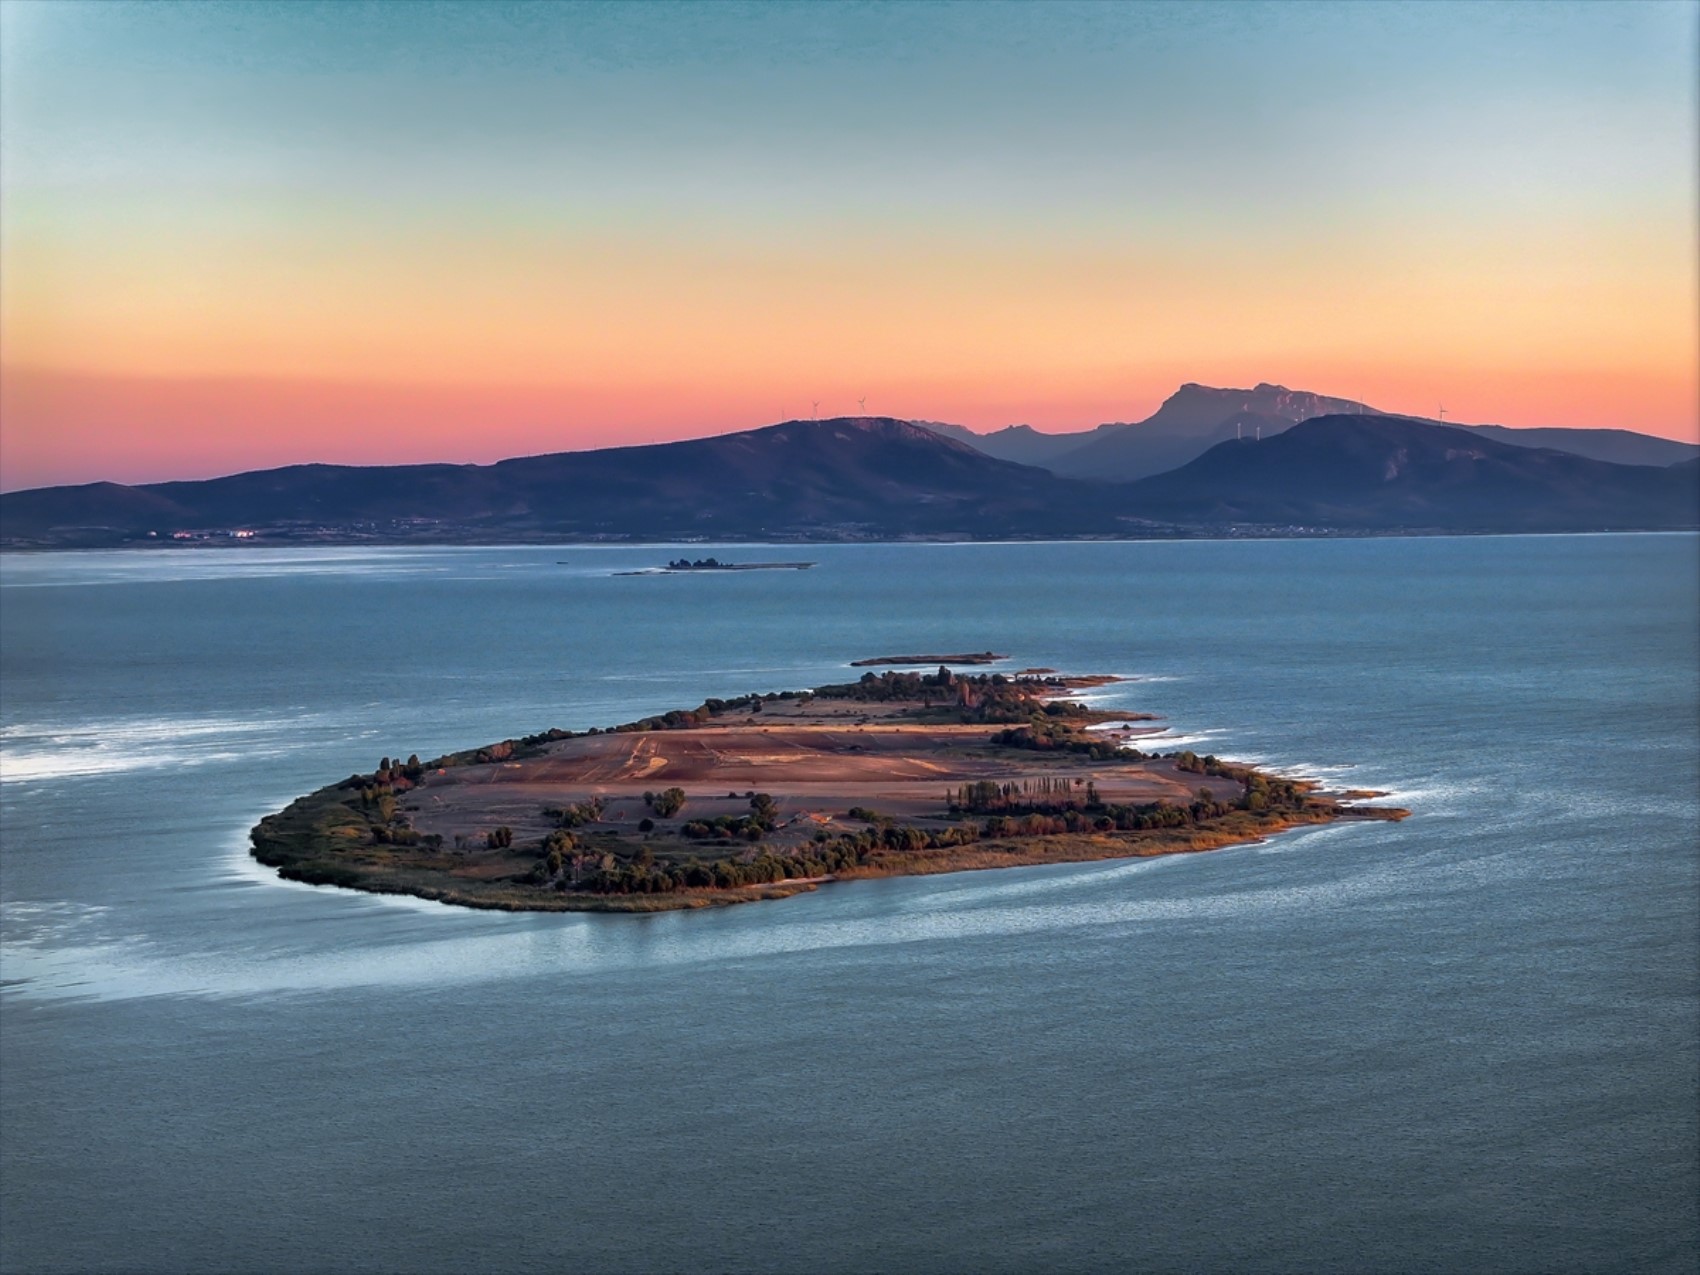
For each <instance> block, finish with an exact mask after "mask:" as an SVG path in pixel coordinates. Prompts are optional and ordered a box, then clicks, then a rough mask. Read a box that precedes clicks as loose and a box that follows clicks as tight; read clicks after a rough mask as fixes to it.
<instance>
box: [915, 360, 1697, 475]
mask: <svg viewBox="0 0 1700 1275" xmlns="http://www.w3.org/2000/svg"><path fill="white" fill-rule="evenodd" d="M1387 414H1388V413H1384V412H1381V411H1378V410H1375V409H1365V408H1364V407H1363V406H1362V405H1361V404H1358V403H1354V402H1352V401H1350V400H1347V399H1340V398H1330V397H1328V396H1326V395H1322V394H1313V393H1311V392H1310V391H1308V390H1289V389H1287V388H1286V387H1285V386H1282V385H1270V384H1267V383H1264V384H1260V385H1257V386H1254V387H1253V388H1252V389H1249V390H1240V389H1217V388H1213V387H1211V386H1207V385H1198V384H1194V383H1189V384H1186V385H1183V386H1181V388H1180V389H1179V390H1177V391H1176V392H1175V393H1174V394H1172V395H1170V396H1169V397H1168V399H1166V400H1165V401H1164V402H1163V404H1162V406H1160V407H1159V408H1158V409H1157V410H1156V411H1155V412H1153V413H1152V414H1151V415H1150V416H1148V417H1146V418H1145V419H1144V420H1142V421H1138V422H1135V423H1132V424H1125V423H1112V424H1108V425H1099V426H1098V427H1097V428H1096V429H1090V430H1081V431H1078V432H1076V433H1065V434H1041V433H1039V432H1038V431H1037V430H1034V429H1032V428H1030V427H1029V426H1026V425H1011V426H1009V427H1007V428H1005V429H1000V430H996V431H994V432H992V433H990V434H976V433H974V432H973V431H972V430H969V429H966V428H964V427H963V426H961V425H939V424H934V423H932V422H917V423H918V424H924V425H926V427H927V428H929V429H933V430H937V431H939V432H941V433H944V434H946V435H947V436H948V437H950V438H954V439H956V440H957V441H958V442H962V443H967V444H968V445H969V446H970V447H974V448H977V449H979V450H980V451H983V452H985V453H986V454H987V455H988V456H997V457H1000V458H1002V459H1004V460H1013V461H1016V462H1017V463H1019V464H1023V465H1037V466H1039V467H1040V468H1042V469H1049V470H1051V472H1053V473H1056V474H1060V475H1063V476H1064V477H1070V478H1081V479H1086V480H1088V481H1092V482H1133V481H1136V480H1138V479H1141V478H1148V477H1150V476H1152V475H1154V474H1161V473H1167V472H1168V471H1169V470H1172V469H1178V468H1180V466H1182V465H1184V464H1186V463H1187V462H1188V461H1190V460H1193V459H1194V458H1196V457H1198V456H1202V455H1203V454H1204V453H1205V452H1206V451H1208V450H1209V449H1210V448H1212V447H1214V446H1215V445H1216V444H1217V443H1221V442H1225V441H1227V440H1228V439H1230V438H1235V437H1242V436H1243V437H1245V438H1255V437H1256V436H1257V435H1258V433H1259V432H1261V433H1262V436H1263V437H1264V438H1272V437H1274V436H1275V435H1276V434H1279V433H1281V432H1283V431H1284V430H1287V429H1290V428H1292V426H1294V425H1296V424H1298V423H1299V422H1300V421H1302V420H1308V419H1310V418H1311V417H1313V416H1328V415H1369V416H1382V415H1387ZM1403 419H1406V420H1415V421H1421V422H1423V423H1425V424H1429V425H1448V424H1449V425H1450V427H1451V428H1455V429H1468V430H1473V431H1475V432H1476V433H1479V434H1481V435H1483V436H1485V437H1488V438H1491V439H1493V440H1494V441H1495V442H1499V443H1507V444H1510V445H1511V446H1513V447H1535V448H1550V449H1552V450H1554V451H1562V452H1569V453H1571V454H1572V455H1575V456H1584V457H1587V458H1588V459H1590V460H1601V461H1608V462H1610V463H1612V464H1614V465H1672V464H1675V463H1676V462H1678V461H1681V460H1687V459H1689V458H1690V457H1693V456H1700V445H1696V444H1694V443H1683V442H1677V441H1675V440H1673V439H1668V438H1658V437H1654V436H1652V435H1649V434H1636V433H1633V432H1631V431H1629V430H1625V429H1551V428H1548V429H1511V428H1508V427H1506V426H1504V425H1466V424H1463V423H1462V422H1458V421H1453V422H1450V423H1449V422H1446V421H1438V420H1432V419H1430V418H1427V417H1421V416H1409V417H1405V418H1403Z"/></svg>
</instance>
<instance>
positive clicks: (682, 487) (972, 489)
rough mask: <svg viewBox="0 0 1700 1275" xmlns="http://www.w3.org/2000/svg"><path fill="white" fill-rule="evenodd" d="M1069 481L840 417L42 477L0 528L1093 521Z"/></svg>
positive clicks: (655, 533) (491, 533) (907, 428)
mask: <svg viewBox="0 0 1700 1275" xmlns="http://www.w3.org/2000/svg"><path fill="white" fill-rule="evenodd" d="M1075 486H1077V484H1069V483H1066V482H1064V480H1061V479H1058V478H1056V477H1054V476H1053V475H1050V474H1047V473H1045V472H1043V471H1039V470H1034V469H1029V468H1026V467H1024V466H1019V465H1014V464H1011V463H1009V462H1006V461H1001V460H997V459H994V458H993V457H990V456H986V455H984V454H982V453H980V452H978V451H976V450H975V449H973V448H971V447H968V446H966V445H964V444H961V443H957V442H954V441H952V440H950V439H946V438H942V437H940V436H939V435H937V434H935V433H933V432H931V431H929V430H926V429H922V428H920V427H918V426H914V425H910V424H908V423H907V422H904V421H897V420H892V419H889V418H884V417H876V418H843V419H837V420H828V421H818V422H817V421H789V422H786V423H784V424H780V425H773V426H769V427H766V428H764V429H756V430H748V431H745V432H742V433H737V434H726V435H721V436H718V437H713V438H702V439H692V440H689V441H686V442H678V443H664V444H657V445H653V446H647V447H619V448H609V449H606V450H601V451H589V452H563V453H557V454H553V455H544V456H531V457H524V458H519V459H514V460H505V461H500V462H498V463H496V464H493V465H398V466H345V465H297V466H290V467H288V468H284V469H273V470H263V471H257V472H254V473H247V474H237V475H233V476H231V477H228V478H217V479H209V480H205V481H200V482H173V483H154V484H148V485H146V486H140V487H134V488H126V487H120V486H118V485H116V484H97V485H95V486H94V487H91V488H44V489H40V490H36V491H27V492H15V493H11V494H9V495H6V496H3V497H0V534H3V535H4V536H5V538H6V539H7V540H8V541H10V542H11V543H14V544H18V543H27V542H50V543H61V542H67V541H69V542H76V543H81V542H100V541H102V540H105V541H111V540H113V539H122V538H125V537H133V536H137V535H144V536H145V535H146V534H147V533H148V532H156V533H158V534H159V535H160V536H169V535H171V534H172V533H173V532H175V531H180V530H188V531H205V530H223V529H232V528H252V527H285V526H288V527H293V528H295V529H296V532H297V534H305V533H307V532H309V531H311V530H312V529H328V530H330V531H332V532H335V533H348V532H355V531H360V530H362V529H364V530H370V529H371V526H372V525H374V524H381V525H382V526H383V527H384V529H385V530H386V532H387V533H389V534H397V533H399V532H400V531H401V530H402V528H401V526H400V525H399V524H406V525H408V527H409V528H410V529H411V530H410V534H415V535H425V536H429V535H431V534H432V529H433V528H444V529H447V528H453V529H454V535H455V536H456V537H457V538H471V539H481V538H482V539H489V538H508V539H512V538H515V537H523V536H545V537H550V538H558V537H572V538H593V537H597V536H618V537H629V536H634V535H641V536H645V537H648V538H654V539H665V538H682V537H691V536H710V537H718V536H732V537H741V538H750V537H758V536H781V537H802V536H813V537H821V538H827V539H833V538H843V537H849V538H856V537H860V536H872V537H884V536H897V535H963V536H975V535H984V534H1008V533H1024V532H1031V533H1032V534H1039V533H1040V532H1050V531H1053V530H1054V531H1056V532H1060V533H1063V534H1075V533H1083V532H1088V531H1092V530H1095V529H1101V528H1102V527H1103V525H1104V515H1103V514H1102V512H1101V509H1102V505H1103V501H1102V499H1096V500H1091V499H1088V500H1082V499H1080V497H1079V494H1078V493H1073V494H1069V493H1066V492H1065V490H1064V489H1065V488H1072V487H1075ZM73 529H76V530H73Z"/></svg>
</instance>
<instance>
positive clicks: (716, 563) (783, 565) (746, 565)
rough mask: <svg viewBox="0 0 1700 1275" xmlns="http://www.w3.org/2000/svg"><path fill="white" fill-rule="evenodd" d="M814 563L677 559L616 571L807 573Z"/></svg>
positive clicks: (655, 573)
mask: <svg viewBox="0 0 1700 1275" xmlns="http://www.w3.org/2000/svg"><path fill="white" fill-rule="evenodd" d="M814 565H815V564H814V563H812V562H722V561H720V559H718V558H698V559H696V560H695V561H692V560H691V559H689V558H675V559H674V560H673V561H671V562H669V563H668V564H667V565H666V566H664V567H645V568H644V569H643V570H641V571H616V572H614V574H615V575H617V576H669V575H679V574H680V573H682V572H686V571H807V570H808V569H809V568H810V567H812V566H814Z"/></svg>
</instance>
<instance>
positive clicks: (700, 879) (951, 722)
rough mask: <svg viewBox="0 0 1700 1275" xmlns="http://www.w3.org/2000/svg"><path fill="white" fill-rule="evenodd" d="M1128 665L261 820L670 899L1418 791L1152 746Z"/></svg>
mask: <svg viewBox="0 0 1700 1275" xmlns="http://www.w3.org/2000/svg"><path fill="white" fill-rule="evenodd" d="M1114 680H1116V679H1114V678H1106V677H1102V676H1098V677H1080V678H1069V677H1060V676H1055V675H1048V676H1017V677H1006V676H1004V675H1002V674H997V673H992V674H980V675H964V674H959V673H953V672H952V671H950V670H949V669H946V668H940V669H939V670H938V671H937V672H936V673H912V672H886V673H879V674H875V673H867V674H865V675H864V676H863V677H862V678H861V679H860V680H859V681H854V682H848V683H844V684H842V685H834V686H820V687H816V688H815V689H813V690H811V691H783V692H776V693H773V694H768V695H746V696H743V697H741V698H738V699H730V700H720V699H710V700H708V701H707V702H706V703H704V704H703V705H701V706H700V707H699V708H695V709H685V710H676V711H674V712H670V713H665V714H662V715H660V716H656V717H649V718H644V719H643V720H642V721H636V722H629V723H626V724H625V725H622V726H615V727H612V728H610V729H607V730H601V729H592V730H590V731H587V732H583V733H576V732H573V731H564V730H548V731H544V732H542V733H540V734H535V735H527V736H525V737H523V738H517V739H507V740H503V741H501V742H500V743H495V744H491V745H488V746H486V747H483V748H478V749H472V750H469V751H467V752H462V753H454V754H450V755H448V756H444V757H438V758H435V759H433V760H431V761H425V762H422V761H420V760H419V759H418V758H417V757H409V758H407V759H406V760H405V761H404V760H402V759H400V758H399V757H398V758H388V757H386V758H384V759H383V760H382V761H380V763H379V764H378V767H377V769H376V770H374V771H372V772H370V773H366V774H357V775H351V776H349V777H348V778H347V779H345V780H343V781H342V782H340V783H337V784H333V785H331V786H329V787H326V788H321V789H320V790H319V791H317V792H314V793H310V794H309V795H307V796H305V797H302V798H300V799H299V800H297V801H295V802H293V803H292V804H291V805H290V806H288V807H287V808H286V809H284V810H282V811H280V812H279V813H277V814H274V815H269V816H267V817H266V818H265V819H263V820H261V821H260V824H259V826H258V827H256V828H255V829H254V831H253V834H252V838H253V845H254V855H255V857H256V858H258V859H259V860H260V861H261V862H262V863H266V864H269V865H271V866H273V867H275V868H277V869H278V871H279V873H280V875H282V876H284V877H287V878H290V879H292V880H296V881H306V882H311V883H314V884H326V885H340V886H349V887H352V888H355V889H360V890H371V891H376V892H379V893H393V894H411V895H417V896H420V897H422V898H427V899H436V900H439V901H441V902H444V903H458V904H462V905H465V906H468V907H481V908H501V909H507V910H539V911H561V910H572V911H626V912H634V911H656V910H659V909H666V908H691V907H703V906H707V905H712V904H720V903H738V902H748V901H751V900H755V899H765V898H776V897H783V896H785V895H788V894H794V893H796V892H797V891H799V890H807V889H813V888H814V887H815V886H816V885H817V884H819V883H820V882H822V881H827V880H834V879H839V880H841V879H846V878H854V877H873V876H894V875H910V874H921V873H933V872H956V871H964V870H968V869H976V868H997V867H1011V866H1015V865H1020V864H1037V863H1062V862H1071V861H1083V860H1094V859H1116V858H1124V857H1133V856H1145V855H1158V854H1174V853H1180V852H1186V851H1196V850H1210V849H1214V848H1216V847H1219V846H1225V845H1233V844H1236V843H1241V842H1246V841H1253V840H1256V839H1258V838H1260V837H1263V836H1266V835H1268V834H1270V833H1274V832H1279V831H1281V830H1282V829H1285V828H1291V827H1294V826H1297V825H1302V824H1318V823H1326V822H1328V821H1330V820H1334V819H1341V818H1349V817H1356V818H1379V819H1398V818H1403V817H1404V816H1405V814H1407V813H1408V812H1406V811H1403V810H1397V809H1392V808H1386V807H1365V806H1353V805H1349V804H1346V803H1347V802H1348V801H1350V800H1352V799H1355V798H1360V797H1365V796H1374V795H1378V794H1369V793H1345V794H1333V795H1330V794H1324V793H1321V792H1318V791H1317V790H1316V789H1315V787H1314V785H1312V784H1309V783H1306V782H1303V781H1300V780H1294V779H1287V778H1282V777H1279V776H1274V775H1270V774H1267V773H1265V772H1262V771H1258V770H1256V769H1253V768H1252V767H1249V766H1241V765H1236V764H1234V763H1231V762H1224V761H1221V760H1219V759H1217V758H1215V757H1209V756H1206V757H1199V756H1197V755H1196V754H1194V753H1192V752H1179V753H1171V754H1167V755H1154V754H1148V753H1144V752H1141V751H1140V750H1139V749H1138V748H1137V747H1135V743H1136V742H1137V741H1139V740H1140V739H1141V738H1142V737H1143V736H1144V735H1146V734H1150V733H1153V732H1154V731H1155V730H1156V729H1157V728H1153V727H1150V726H1140V725H1137V724H1136V723H1138V722H1141V721H1149V720H1150V717H1149V715H1147V714H1127V713H1115V712H1104V711H1100V710H1096V709H1092V708H1089V707H1087V706H1085V705H1083V704H1081V703H1079V702H1077V701H1075V700H1072V699H1070V698H1068V695H1069V692H1070V691H1071V690H1072V689H1075V688H1079V687H1083V686H1092V685H1102V684H1104V683H1105V682H1108V681H1114Z"/></svg>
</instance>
